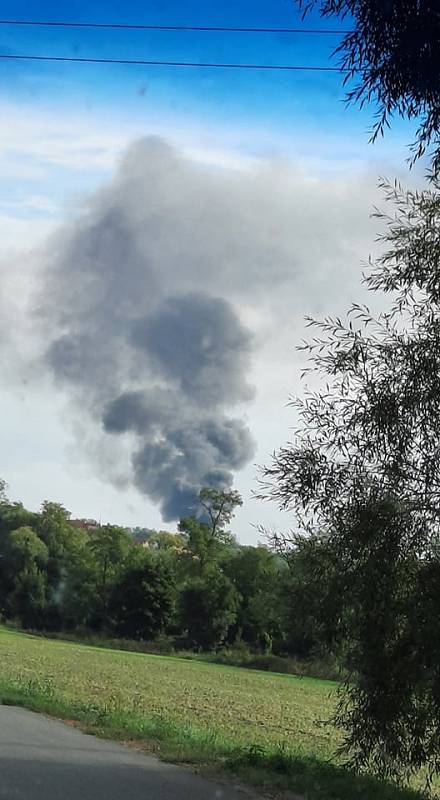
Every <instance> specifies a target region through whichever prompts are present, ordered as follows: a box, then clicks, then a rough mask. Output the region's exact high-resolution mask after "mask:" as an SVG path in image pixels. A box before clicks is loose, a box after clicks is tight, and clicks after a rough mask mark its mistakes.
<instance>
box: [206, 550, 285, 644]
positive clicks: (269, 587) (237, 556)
mask: <svg viewBox="0 0 440 800" xmlns="http://www.w3.org/2000/svg"><path fill="white" fill-rule="evenodd" d="M222 567H223V570H224V573H225V574H226V575H227V577H228V578H229V579H230V580H231V581H232V583H233V585H234V586H235V588H236V590H237V592H238V595H239V603H238V607H237V619H236V623H235V626H234V630H233V633H234V636H235V637H236V638H238V639H243V641H245V642H246V643H247V644H249V645H251V646H253V647H257V648H263V649H266V650H267V649H270V642H272V641H273V639H274V638H280V637H281V635H282V621H281V617H282V608H283V604H282V599H281V597H280V591H279V590H280V582H281V579H282V576H283V573H284V572H285V571H286V570H285V569H283V564H282V563H281V562H280V561H279V559H278V558H277V557H276V556H275V555H274V554H273V553H272V552H270V550H268V548H266V547H261V546H259V547H239V548H236V549H234V550H233V551H232V552H231V553H230V554H229V555H228V557H227V558H225V559H224V561H223V563H222Z"/></svg>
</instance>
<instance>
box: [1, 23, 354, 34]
mask: <svg viewBox="0 0 440 800" xmlns="http://www.w3.org/2000/svg"><path fill="white" fill-rule="evenodd" d="M0 25H23V26H26V25H27V26H29V27H32V26H39V27H45V28H110V29H113V30H140V31H181V32H185V31H198V32H200V33H277V34H278V33H291V34H313V35H323V36H325V35H331V36H339V35H341V36H344V35H345V34H347V33H352V31H349V30H331V29H329V28H324V29H322V28H238V27H216V26H209V25H142V24H135V23H133V24H130V23H112V22H58V21H53V20H24V19H1V20H0Z"/></svg>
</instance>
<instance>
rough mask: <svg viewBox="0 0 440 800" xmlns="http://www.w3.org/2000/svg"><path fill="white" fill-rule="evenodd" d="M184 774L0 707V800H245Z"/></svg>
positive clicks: (241, 795)
mask: <svg viewBox="0 0 440 800" xmlns="http://www.w3.org/2000/svg"><path fill="white" fill-rule="evenodd" d="M250 796H252V794H251V793H250V792H248V791H246V792H245V791H243V790H241V789H239V788H237V789H234V788H229V787H228V786H226V785H221V784H215V783H211V782H210V781H207V780H205V779H203V778H200V777H198V776H197V775H194V774H193V773H191V772H190V771H189V770H185V769H183V768H179V767H176V766H173V765H171V764H164V763H163V762H161V761H159V760H157V759H156V758H154V757H151V756H147V755H144V754H143V753H139V752H138V751H136V750H133V749H132V748H129V747H124V746H123V745H118V744H115V743H113V742H108V741H103V740H101V739H97V738H95V737H94V736H87V735H86V734H84V733H81V732H80V731H78V730H76V729H75V728H72V727H70V726H68V725H66V724H64V723H62V722H58V721H56V720H52V719H48V718H47V717H45V716H43V715H41V714H34V713H33V712H31V711H26V710H24V709H22V708H12V707H10V706H1V705H0V798H1V799H2V800H4V798H7V800H245V798H247V800H249V797H250Z"/></svg>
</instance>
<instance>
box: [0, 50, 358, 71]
mask: <svg viewBox="0 0 440 800" xmlns="http://www.w3.org/2000/svg"><path fill="white" fill-rule="evenodd" d="M0 59H3V60H10V61H52V62H53V61H59V62H72V63H80V64H129V65H135V66H145V67H202V68H209V69H211V68H216V69H246V70H272V71H276V70H279V71H284V72H348V71H349V70H343V69H340V68H339V67H320V66H308V65H296V64H235V63H229V64H228V63H219V62H212V61H211V62H208V61H162V60H145V61H144V60H141V59H130V58H81V57H79V56H36V55H20V54H18V53H0Z"/></svg>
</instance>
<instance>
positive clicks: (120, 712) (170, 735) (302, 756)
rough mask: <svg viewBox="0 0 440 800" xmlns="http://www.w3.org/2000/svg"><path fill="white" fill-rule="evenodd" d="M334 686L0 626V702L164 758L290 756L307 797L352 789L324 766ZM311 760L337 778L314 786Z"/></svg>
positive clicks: (291, 780)
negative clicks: (138, 742) (140, 743)
mask: <svg viewBox="0 0 440 800" xmlns="http://www.w3.org/2000/svg"><path fill="white" fill-rule="evenodd" d="M336 689H337V685H336V684H335V683H331V682H329V681H321V680H316V679H313V678H299V677H295V676H291V675H276V674H272V673H265V672H258V671H255V670H246V669H239V668H233V667H226V666H220V665H216V664H210V663H203V662H198V661H194V660H185V659H181V658H171V657H164V656H153V655H144V654H139V653H128V652H123V651H118V650H107V649H100V648H96V647H89V646H85V645H77V644H73V643H67V642H62V641H53V640H49V639H44V638H40V637H32V636H29V635H26V634H21V633H17V632H13V631H9V630H5V629H1V628H0V702H1V701H2V700H3V701H4V702H18V703H22V704H24V705H27V706H28V707H30V708H35V709H37V710H43V711H48V712H51V713H54V714H56V715H58V716H62V717H71V718H72V719H77V720H79V721H80V722H82V723H83V724H84V723H85V725H86V727H87V725H88V726H89V729H92V730H95V731H96V732H98V733H103V734H105V735H113V736H117V737H118V738H122V739H129V738H134V739H146V740H151V741H153V742H160V743H161V747H160V752H161V753H162V755H163V756H164V757H167V758H170V759H171V760H182V761H193V762H194V763H196V762H198V763H204V762H209V761H211V762H212V761H216V762H217V763H219V762H221V761H222V759H223V760H224V761H226V760H227V759H228V758H230V757H231V756H235V757H236V756H237V754H239V753H243V752H246V753H248V754H250V755H253V760H254V761H258V758H256V757H257V756H258V757H259V758H260V761H261V760H262V754H264V757H265V758H266V759H268V760H266V762H265V763H266V764H269V763H272V762H271V759H272V760H273V759H274V758H278V761H277V763H278V764H279V763H280V754H282V761H283V764H284V765H285V764H286V763H287V762H289V759H290V762H289V763H291V766H292V765H293V767H292V769H291V775H290V776H289V777H288V780H287V779H286V780H284V783H283V786H284V787H286V786H287V785H289V786H292V788H295V789H298V788H299V789H301V790H303V789H304V787H305V793H306V794H307V796H308V797H310V798H312V797H319V798H321V797H322V798H327V797H329V798H330V797H331V798H333V797H334V798H336V797H338V798H343V797H344V798H345V797H351V796H352V792H353V790H354V786H353V785H350V784H349V785H347V786H346V787H345V783H344V781H345V782H346V778H347V777H348V776H347V775H345V776H344V775H342V776H341V774H339V772H338V773H337V774H336V775H332V774H331V773H330V772H329V762H333V764H334V763H335V762H334V752H335V748H336V746H337V745H338V743H339V741H340V734H339V733H338V732H337V731H336V729H335V728H334V727H333V726H332V725H331V724H328V719H329V717H330V716H331V713H332V710H333V708H334V703H335V694H336ZM173 743H174V747H173V746H172V745H173ZM170 746H171V749H170ZM167 748H168V749H167ZM196 751H197V753H198V755H197V757H191V756H194V753H195V752H196ZM277 754H278V756H277ZM248 760H249V759H248ZM263 761H264V759H263ZM251 762H252V759H251ZM307 765H308V766H307ZM310 765H312V766H310ZM317 765H318V766H317ZM319 765H322V767H323V769H324V770H326V772H325V775H324V777H325V780H326V782H327V783H328V785H329V786H330V785H331V784H332V780H333V782H334V781H335V780H336V783H337V784H338V786H339V790H338V793H337V794H335V793H332V792H331V793H329V794H327V793H326V792H323V793H322V792H321V789H320V788H319V787H320V785H321V784H320V777H319V769H320V766H319ZM260 766H261V764H260ZM330 769H334V770H336V771H337V770H338V769H339V768H338V767H336V766H335V767H330ZM283 770H284V771H286V770H285V767H283ZM283 770H282V771H283ZM248 771H249V764H248ZM269 771H270V770H269V769H265V773H268V772H269ZM309 772H311V773H313V774H311V775H309V774H308V773H309ZM297 773H298V774H297ZM317 773H318V775H317ZM350 780H357V779H356V778H355V777H354V776H351V777H350ZM286 781H287V782H286ZM341 781H342V783H341ZM338 782H339V783H338ZM341 787H342V788H341ZM344 787H345V788H344ZM321 788H322V787H321ZM361 788H362V786H359V787H357V789H356V791H357V792H358V794H357V796H358V797H359V798H370V797H376V796H377V797H384V798H385V797H387V798H388V797H389V798H390V799H391V798H393V800H394V798H402V800H403V797H405V798H407V797H409V796H411V797H414V795H413V793H412V792H410V793H409V794H408V793H407V792H404V793H403V794H401V793H400V791H397V794H396V793H395V790H394V789H391V788H390V789H389V791H390V793H388V790H387V791H386V792H385V793H382V791H381V792H380V794H379V793H378V786H377V785H375V787H373V788H371V787H370V786H369V785H367V787H366V788H365V787H364V790H363V791H362V792H361V791H360V790H361ZM335 791H336V790H335Z"/></svg>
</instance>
